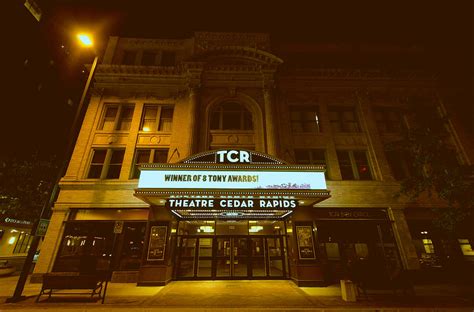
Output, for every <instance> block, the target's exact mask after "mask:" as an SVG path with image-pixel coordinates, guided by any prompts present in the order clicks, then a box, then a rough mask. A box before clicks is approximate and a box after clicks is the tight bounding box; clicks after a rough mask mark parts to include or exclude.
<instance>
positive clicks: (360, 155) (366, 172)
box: [354, 151, 372, 180]
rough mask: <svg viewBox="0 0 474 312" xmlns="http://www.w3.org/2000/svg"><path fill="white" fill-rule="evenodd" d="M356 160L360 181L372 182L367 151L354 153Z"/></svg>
mask: <svg viewBox="0 0 474 312" xmlns="http://www.w3.org/2000/svg"><path fill="white" fill-rule="evenodd" d="M354 160H355V163H356V166H357V172H358V173H359V179H360V180H372V174H371V173H370V167H369V162H368V160H367V153H366V152H365V151H354Z"/></svg>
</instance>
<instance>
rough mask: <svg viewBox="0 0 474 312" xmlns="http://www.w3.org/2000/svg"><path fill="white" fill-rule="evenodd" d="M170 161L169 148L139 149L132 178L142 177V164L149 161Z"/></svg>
mask: <svg viewBox="0 0 474 312" xmlns="http://www.w3.org/2000/svg"><path fill="white" fill-rule="evenodd" d="M167 162H168V149H167V148H162V149H137V150H136V152H135V159H134V162H133V163H134V165H133V172H132V175H131V176H132V177H131V178H132V179H138V178H139V177H140V170H139V169H138V167H140V165H141V164H148V163H161V164H165V163H167Z"/></svg>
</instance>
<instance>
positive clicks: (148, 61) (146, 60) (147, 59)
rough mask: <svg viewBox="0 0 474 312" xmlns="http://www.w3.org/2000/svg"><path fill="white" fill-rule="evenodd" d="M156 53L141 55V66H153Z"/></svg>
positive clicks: (148, 52) (146, 52)
mask: <svg viewBox="0 0 474 312" xmlns="http://www.w3.org/2000/svg"><path fill="white" fill-rule="evenodd" d="M155 58H156V53H155V52H153V51H144V52H143V54H142V65H144V66H153V65H155Z"/></svg>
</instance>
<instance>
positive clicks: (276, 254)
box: [267, 236, 285, 277]
mask: <svg viewBox="0 0 474 312" xmlns="http://www.w3.org/2000/svg"><path fill="white" fill-rule="evenodd" d="M267 247H268V248H267V252H268V269H269V270H268V275H269V276H271V277H283V276H284V275H285V262H284V254H283V242H282V237H281V236H274V237H267Z"/></svg>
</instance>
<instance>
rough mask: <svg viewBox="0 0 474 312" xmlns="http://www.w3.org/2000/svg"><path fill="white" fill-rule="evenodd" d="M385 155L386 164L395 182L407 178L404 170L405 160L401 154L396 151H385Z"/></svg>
mask: <svg viewBox="0 0 474 312" xmlns="http://www.w3.org/2000/svg"><path fill="white" fill-rule="evenodd" d="M385 155H386V156H387V162H388V165H389V166H390V170H391V171H392V176H393V177H394V178H395V180H403V179H405V178H406V176H407V174H406V171H405V168H404V167H405V166H404V162H405V159H404V157H402V155H401V153H400V152H398V151H385Z"/></svg>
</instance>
